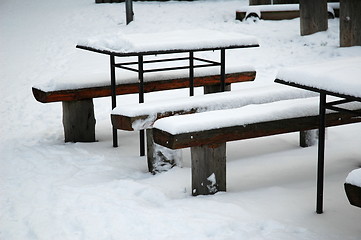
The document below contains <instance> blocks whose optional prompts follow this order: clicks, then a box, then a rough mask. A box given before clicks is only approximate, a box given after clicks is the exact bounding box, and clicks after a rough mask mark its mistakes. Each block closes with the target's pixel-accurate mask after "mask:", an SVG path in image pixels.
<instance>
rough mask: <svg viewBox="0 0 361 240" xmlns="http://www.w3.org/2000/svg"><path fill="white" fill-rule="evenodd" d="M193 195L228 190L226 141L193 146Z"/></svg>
mask: <svg viewBox="0 0 361 240" xmlns="http://www.w3.org/2000/svg"><path fill="white" fill-rule="evenodd" d="M191 158H192V195H193V196H197V195H208V194H214V193H216V192H218V191H226V143H221V144H214V145H213V144H212V145H203V146H199V147H191Z"/></svg>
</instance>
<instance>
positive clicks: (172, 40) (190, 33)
mask: <svg viewBox="0 0 361 240" xmlns="http://www.w3.org/2000/svg"><path fill="white" fill-rule="evenodd" d="M78 45H80V46H85V47H90V48H92V49H97V50H101V51H110V52H115V53H120V54H135V53H139V52H153V51H154V52H157V51H161V52H163V51H171V50H199V49H207V48H228V47H232V46H240V47H243V46H252V45H258V40H257V39H256V38H255V37H253V36H248V35H245V34H239V33H235V32H229V31H214V30H205V29H185V30H176V31H169V32H156V33H153V32H152V33H131V34H124V33H123V32H122V31H121V30H119V31H117V32H115V33H112V34H107V35H104V36H96V37H93V38H88V39H84V40H82V41H80V42H79V43H78ZM135 55H136V54H135Z"/></svg>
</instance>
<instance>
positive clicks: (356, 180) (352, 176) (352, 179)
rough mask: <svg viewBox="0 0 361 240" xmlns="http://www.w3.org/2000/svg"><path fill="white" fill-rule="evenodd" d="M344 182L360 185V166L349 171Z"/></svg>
mask: <svg viewBox="0 0 361 240" xmlns="http://www.w3.org/2000/svg"><path fill="white" fill-rule="evenodd" d="M346 182H347V183H350V184H352V185H355V186H359V187H361V168H359V169H355V170H353V171H352V172H350V173H349V174H348V175H347V178H346Z"/></svg>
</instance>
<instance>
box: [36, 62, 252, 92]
mask: <svg viewBox="0 0 361 240" xmlns="http://www.w3.org/2000/svg"><path fill="white" fill-rule="evenodd" d="M250 71H255V68H254V67H253V66H248V65H244V66H237V67H236V66H232V67H226V73H236V72H250ZM217 74H220V70H219V67H209V68H199V69H196V70H195V72H194V76H195V77H199V76H209V75H217ZM187 77H189V70H177V71H167V72H152V73H147V74H145V75H144V82H151V81H161V80H167V79H179V78H187ZM137 82H139V80H138V75H137V74H135V73H134V72H130V71H124V70H123V71H121V70H118V69H116V84H126V83H137ZM103 86H110V73H109V70H108V69H107V70H105V71H101V70H99V69H97V68H96V67H95V68H89V71H86V72H85V71H80V72H77V73H72V74H71V75H70V76H63V77H61V78H54V79H51V80H49V81H47V82H44V83H41V84H36V85H34V87H35V88H37V89H40V90H43V91H61V90H69V89H80V88H90V87H103Z"/></svg>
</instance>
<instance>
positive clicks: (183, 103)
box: [111, 85, 315, 173]
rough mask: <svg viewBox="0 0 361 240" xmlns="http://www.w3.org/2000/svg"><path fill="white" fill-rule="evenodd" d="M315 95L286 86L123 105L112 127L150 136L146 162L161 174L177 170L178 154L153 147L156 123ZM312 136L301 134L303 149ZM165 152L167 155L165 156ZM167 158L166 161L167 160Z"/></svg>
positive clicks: (308, 143)
mask: <svg viewBox="0 0 361 240" xmlns="http://www.w3.org/2000/svg"><path fill="white" fill-rule="evenodd" d="M314 95H315V94H313V93H310V92H308V91H303V90H301V91H300V90H298V89H290V88H288V87H284V86H274V85H272V86H263V87H255V88H252V89H247V90H244V89H241V90H237V91H232V92H223V93H214V94H207V95H200V96H194V97H191V98H182V99H174V100H170V101H167V102H164V101H158V102H151V103H142V104H123V105H120V106H118V107H117V108H115V109H114V110H113V111H112V114H111V120H112V124H113V127H114V128H116V129H120V130H126V131H134V130H144V129H146V132H147V161H148V168H149V171H150V172H152V173H157V172H162V171H164V170H167V169H169V168H170V167H172V166H174V164H175V162H176V160H177V156H178V154H177V153H176V152H171V151H169V150H168V151H167V150H165V149H164V148H160V147H159V146H157V145H154V143H153V137H152V136H153V135H152V127H153V124H154V122H155V121H156V120H158V119H160V118H164V117H169V116H174V115H184V114H191V113H199V112H207V111H214V110H221V109H232V108H239V107H242V106H246V105H250V104H260V103H267V102H272V101H279V100H285V99H294V98H306V97H310V96H314ZM310 134H312V133H311V132H308V131H302V132H300V146H302V147H307V146H310V145H312V142H311V141H310ZM164 152H166V153H167V154H164ZM165 155H166V156H167V157H165Z"/></svg>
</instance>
